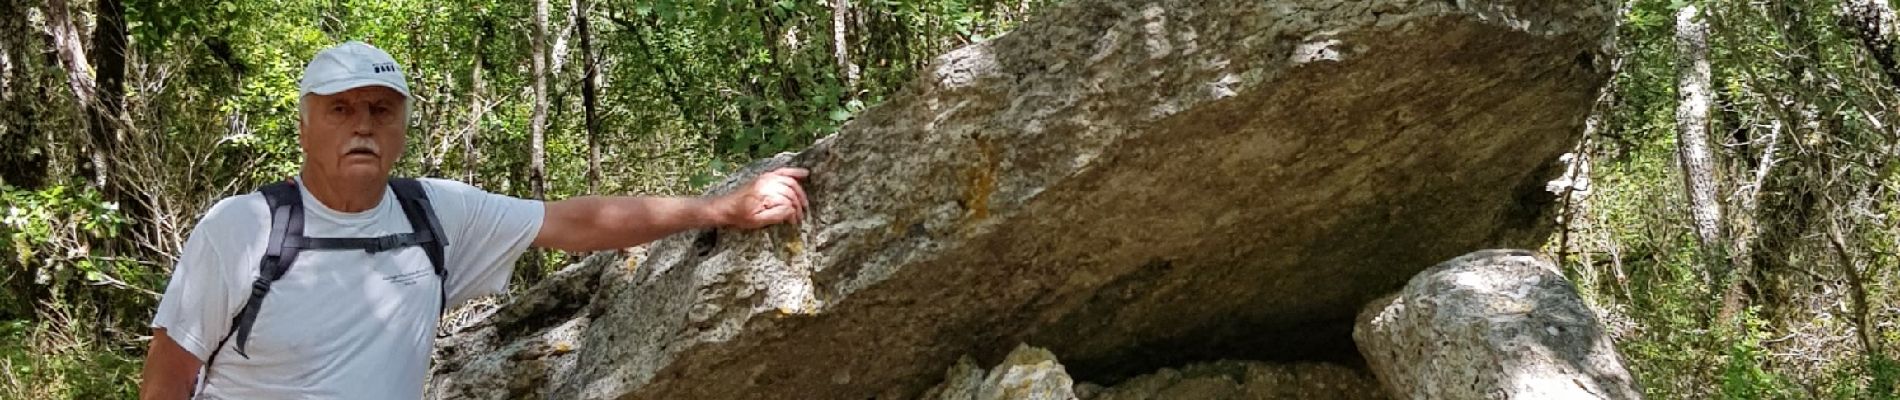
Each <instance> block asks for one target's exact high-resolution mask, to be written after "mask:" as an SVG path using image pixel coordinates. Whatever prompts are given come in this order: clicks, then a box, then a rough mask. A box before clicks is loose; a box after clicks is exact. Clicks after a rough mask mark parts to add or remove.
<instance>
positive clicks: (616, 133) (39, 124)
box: [0, 0, 1900, 399]
mask: <svg viewBox="0 0 1900 400" xmlns="http://www.w3.org/2000/svg"><path fill="white" fill-rule="evenodd" d="M1058 1H1059V0H928V1H915V0H641V1H631V0H562V1H556V0H533V1H495V0H456V1H425V0H396V1H381V0H275V1H231V0H216V1H203V0H4V3H5V4H0V398H31V399H42V398H86V399H91V398H128V397H133V396H135V394H136V391H137V384H138V382H137V379H138V378H137V375H138V374H137V372H138V370H139V369H140V368H141V364H140V363H141V360H142V359H143V352H144V349H145V346H146V344H145V341H146V340H147V339H148V337H147V336H146V335H148V334H149V330H148V329H147V328H146V324H147V323H148V321H150V319H151V315H152V312H153V309H154V307H155V306H156V304H157V300H158V297H159V293H162V292H163V291H164V286H165V284H166V280H167V277H168V276H169V272H170V270H171V268H172V266H173V264H174V263H175V262H176V259H175V255H176V250H177V249H178V248H179V247H180V245H181V244H182V242H183V241H184V238H185V237H186V236H187V235H188V234H189V232H190V228H191V227H192V225H193V224H194V223H195V221H196V218H197V217H198V216H199V215H200V214H201V213H202V212H203V211H204V210H205V209H207V208H208V207H209V206H210V205H211V204H212V203H213V202H215V201H216V200H217V199H219V198H222V197H224V196H229V195H233V194H239V193H243V192H247V191H250V190H253V189H254V188H256V187H258V186H260V185H262V184H264V183H267V182H271V181H276V180H281V179H284V178H285V177H288V176H290V175H291V174H293V173H294V171H296V169H297V165H298V163H299V157H300V156H299V154H298V149H297V146H296V131H295V121H296V102H297V98H296V93H297V90H296V83H297V80H298V79H299V77H300V74H301V72H302V68H303V65H304V63H305V62H306V61H307V60H308V59H309V58H310V56H311V55H312V54H314V53H315V52H316V51H317V50H319V49H322V48H324V47H328V46H330V45H334V44H336V43H338V42H341V41H345V40H362V41H365V42H368V43H371V44H373V45H376V46H378V47H381V48H383V49H385V50H388V51H389V52H390V53H392V54H393V55H395V57H396V58H397V59H398V61H399V62H401V63H403V64H404V66H405V68H407V69H406V70H405V72H406V73H407V74H408V76H409V79H410V87H411V90H412V92H414V94H415V103H414V109H413V116H412V118H411V121H410V128H409V135H410V136H409V137H410V141H409V149H408V157H406V158H405V159H404V160H403V162H402V163H401V165H399V166H398V172H397V173H398V174H399V175H407V176H435V177H444V178H451V179H459V180H463V181H467V182H470V183H473V184H476V185H479V186H481V187H483V188H485V189H488V190H490V191H494V192H498V193H504V194H509V195H514V196H520V197H530V198H556V199H558V198H563V197H568V196H574V195H581V194H589V193H613V194H626V193H638V194H675V195H683V194H692V193H697V191H699V190H701V189H703V188H704V187H705V186H706V185H707V184H708V183H710V182H712V181H714V180H716V179H717V178H719V177H722V176H723V174H724V173H726V172H728V171H731V170H732V169H734V168H735V167H736V166H738V165H742V164H743V163H745V162H747V161H749V160H752V159H755V158H758V157H763V156H768V155H771V154H774V153H777V152H781V151H796V150H798V149H801V148H803V147H804V146H806V145H808V144H810V143H811V142H812V141H813V140H815V139H816V138H819V137H822V136H824V135H827V134H829V133H830V132H833V131H835V130H836V129H837V128H838V127H839V126H840V125H841V124H843V123H844V122H845V121H848V120H850V119H851V118H852V117H853V116H854V115H855V114H856V113H858V112H860V111H862V110H864V109H865V108H866V107H868V106H872V105H875V104H877V103H878V102H879V101H880V100H882V99H884V98H886V97H887V96H890V95H891V94H893V93H895V92H896V91H898V90H899V89H901V87H902V85H903V84H904V83H906V82H908V81H909V80H910V79H911V78H912V76H913V75H914V74H915V73H916V71H918V70H920V69H922V68H924V67H926V66H927V64H928V63H929V62H930V60H931V59H932V58H933V57H935V56H936V55H938V54H941V53H943V52H945V51H948V50H950V49H953V48H956V47H958V46H962V45H966V44H969V43H974V42H980V41H983V40H986V39H988V38H991V37H994V36H997V35H1002V34H1005V33H1007V32H1008V31H1009V30H1010V29H1011V28H1013V27H1015V26H1017V25H1018V24H1020V23H1022V22H1023V21H1025V20H1030V19H1033V18H1034V17H1035V15H1036V12H1037V10H1040V9H1043V8H1046V7H1049V6H1051V5H1052V4H1054V3H1056V2H1058ZM1263 1H1265V0H1263ZM1615 6H1616V7H1617V10H1616V12H1617V13H1619V15H1620V18H1619V23H1618V27H1617V32H1616V38H1615V40H1616V44H1615V45H1616V49H1617V53H1618V54H1619V55H1620V58H1619V59H1618V60H1617V61H1616V62H1615V63H1614V67H1613V68H1615V70H1616V75H1615V79H1614V80H1613V81H1612V83H1611V84H1610V85H1609V86H1608V87H1607V88H1606V89H1605V90H1604V92H1603V93H1602V95H1601V97H1600V98H1599V100H1600V101H1599V102H1598V103H1597V104H1596V106H1595V108H1594V109H1593V110H1590V118H1589V120H1588V123H1587V126H1586V132H1584V138H1585V139H1584V141H1583V142H1582V143H1581V144H1580V145H1579V146H1578V148H1577V149H1576V151H1574V152H1572V153H1571V154H1569V155H1567V156H1566V157H1567V160H1568V161H1569V162H1570V164H1571V166H1572V167H1571V168H1570V173H1568V174H1566V175H1565V176H1563V177H1558V180H1557V181H1554V182H1553V183H1552V185H1551V189H1552V190H1554V191H1558V192H1560V193H1563V194H1566V195H1567V196H1565V197H1564V199H1565V200H1564V201H1562V202H1561V204H1562V209H1560V210H1557V211H1558V212H1557V214H1558V216H1559V222H1560V225H1561V226H1562V229H1561V230H1560V231H1559V232H1558V233H1557V234H1556V235H1553V237H1552V238H1551V241H1550V243H1549V244H1548V245H1547V246H1546V248H1544V249H1542V250H1543V251H1544V252H1545V253H1546V254H1548V255H1550V256H1551V257H1552V258H1553V259H1556V260H1558V261H1559V262H1560V264H1561V266H1562V267H1563V269H1564V272H1565V274H1566V275H1567V276H1569V277H1570V278H1571V279H1572V280H1573V281H1575V282H1576V283H1577V284H1578V286H1579V287H1580V288H1581V289H1583V291H1584V292H1585V294H1586V295H1587V296H1588V297H1589V300H1590V301H1591V302H1592V303H1593V305H1594V306H1595V307H1596V308H1597V309H1598V311H1599V313H1600V314H1601V315H1602V316H1603V318H1604V321H1605V322H1606V324H1607V325H1608V326H1609V328H1610V330H1611V332H1612V334H1613V335H1614V336H1615V338H1616V340H1617V343H1618V344H1619V345H1620V348H1621V351H1622V353H1623V355H1624V358H1625V359H1626V362H1627V363H1628V364H1629V366H1630V368H1631V369H1632V370H1633V371H1634V373H1635V374H1636V375H1637V377H1638V380H1639V381H1640V382H1641V385H1642V386H1643V389H1644V391H1645V392H1646V394H1647V395H1648V396H1649V397H1651V398H1900V362H1896V361H1895V360H1894V358H1895V356H1894V353H1895V351H1897V350H1900V326H1895V321H1896V317H1897V316H1900V292H1896V290H1900V287H1896V284H1895V282H1896V279H1895V278H1896V275H1900V271H1897V269H1900V268H1896V267H1900V225H1897V224H1900V208H1897V207H1896V206H1897V205H1900V191H1896V190H1895V189H1896V184H1900V177H1896V176H1895V175H1896V174H1895V171H1896V170H1900V163H1895V162H1893V161H1894V160H1895V159H1896V156H1900V63H1897V62H1896V55H1895V43H1896V40H1900V29H1896V19H1895V15H1894V13H1893V12H1892V6H1891V4H1889V3H1887V2H1886V1H1885V0H1705V1H1694V0H1619V1H1617V2H1616V4H1615ZM571 259H572V256H571V255H565V254H560V253H554V252H542V253H534V256H532V257H526V259H525V260H524V261H523V264H524V265H523V266H522V268H518V269H517V270H518V271H519V272H518V275H517V279H516V280H515V283H514V285H515V286H517V287H525V285H527V284H531V283H533V282H535V281H536V280H537V279H539V278H540V277H541V276H542V275H544V274H546V273H547V272H548V271H551V270H553V269H557V268H558V267H559V266H561V265H563V264H564V263H565V262H566V261H568V260H571Z"/></svg>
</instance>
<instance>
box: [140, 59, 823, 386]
mask: <svg viewBox="0 0 1900 400" xmlns="http://www.w3.org/2000/svg"><path fill="white" fill-rule="evenodd" d="M300 86H301V89H302V102H301V104H300V113H301V117H300V120H299V121H298V125H297V128H298V132H299V134H298V143H299V144H300V145H301V146H302V147H303V155H304V163H303V168H302V171H301V172H300V173H299V176H298V177H297V178H296V179H294V180H292V181H289V182H286V183H283V184H278V185H273V187H267V188H266V190H263V191H260V193H251V194H245V195H240V196H234V197H230V198H226V199H224V200H223V201H220V202H218V204H217V205H215V206H213V207H212V208H211V210H210V211H208V212H207V213H206V214H205V216H204V219H203V220H201V221H199V223H198V226H197V227H196V228H195V229H193V230H192V232H191V237H190V239H189V240H187V241H186V243H185V247H184V249H183V252H182V254H180V256H179V257H178V266H177V268H176V269H174V270H173V272H172V278H171V283H170V284H169V285H168V286H167V287H166V288H165V296H164V298H163V299H162V300H161V301H160V302H159V307H158V314H157V316H156V317H154V319H153V321H152V328H153V333H152V345H151V350H150V352H149V353H148V355H147V358H146V365H145V372H144V386H143V387H142V390H143V397H144V398H147V399H184V398H189V397H193V396H196V398H221V399H261V398H298V399H305V398H320V399H417V398H421V397H422V386H423V381H424V379H425V376H424V375H425V374H426V371H427V369H428V363H429V354H430V348H431V347H432V345H433V343H434V340H435V327H436V323H437V321H438V320H439V319H440V315H441V314H440V313H441V310H443V309H445V308H447V306H448V305H452V304H457V303H460V302H462V301H465V300H468V299H471V298H475V297H478V296H482V295H486V294H491V293H497V292H500V291H502V290H503V289H504V288H505V287H506V286H507V284H508V278H509V275H510V266H511V265H512V264H513V263H514V261H515V259H516V258H518V257H519V256H520V255H521V253H522V252H523V251H524V250H525V249H526V248H527V247H528V246H530V245H532V246H537V247H547V248H555V249H562V250H569V251H590V250H603V249H616V248H623V247H629V246H633V245H637V244H640V243H646V242H649V241H652V240H655V239H659V238H661V237H664V236H667V235H671V234H674V233H677V232H681V231H685V230H689V229H696V228H708V227H735V228H741V229H752V228H758V227H762V226H767V225H772V224H777V223H781V222H791V221H796V220H798V219H799V218H801V217H802V216H803V214H804V208H805V195H804V192H803V189H801V188H800V187H799V183H798V179H800V178H803V177H805V176H806V174H807V172H806V171H805V170H801V169H795V168H786V169H780V170H776V171H772V172H769V173H766V174H763V175H761V176H760V177H758V178H757V179H754V180H753V181H751V182H750V183H748V184H746V185H744V186H741V187H740V188H739V189H738V190H734V191H732V192H730V193H729V194H726V195H723V196H717V197H707V198H661V197H581V198H573V199H567V200H562V201H557V202H551V203H543V202H540V201H533V200H524V199H518V198H513V197H508V196H502V195H497V194H492V193H488V192H484V191H482V190H481V189H477V188H475V187H472V186H469V185H467V184H463V183H460V182H454V181H447V180H439V179H418V180H401V179H391V178H390V176H389V172H390V169H391V168H392V167H394V166H395V165H396V160H398V159H400V158H401V157H402V153H403V143H404V140H405V138H404V135H405V128H406V125H407V122H406V120H407V114H408V106H407V103H408V100H409V98H408V96H409V90H408V85H407V83H406V82H405V78H404V77H403V73H402V71H401V69H400V68H398V66H397V65H396V62H395V60H394V59H392V58H390V56H389V54H388V53H386V52H384V51H382V50H380V49H376V48H374V47H370V46H369V45H366V44H363V43H360V42H348V43H343V44H341V45H338V46H336V47H332V48H329V49H326V50H324V51H322V52H320V53H318V54H317V55H316V57H315V58H314V59H312V60H311V61H310V64H309V65H308V66H307V67H305V68H304V77H303V81H302V83H301V84H300ZM398 183H403V184H407V185H408V186H404V185H401V184H398ZM273 188H274V189H273ZM273 193H274V194H273ZM299 208H300V209H299ZM286 210H295V211H294V212H291V211H286ZM286 214H290V215H292V216H291V217H285V216H284V215H286ZM431 214H432V215H431ZM273 218H276V219H277V220H275V221H274V220H273ZM286 232H289V233H286ZM285 249H290V250H285ZM286 251H287V252H288V253H286ZM260 260H261V261H260ZM267 271H268V272H267ZM432 272H433V273H432ZM266 294H268V296H266ZM266 298H268V301H264V299H266ZM233 337H235V340H234V339H233ZM201 372H202V373H201Z"/></svg>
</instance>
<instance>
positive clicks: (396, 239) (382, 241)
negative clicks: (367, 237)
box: [363, 235, 403, 254]
mask: <svg viewBox="0 0 1900 400" xmlns="http://www.w3.org/2000/svg"><path fill="white" fill-rule="evenodd" d="M402 238H403V235H388V236H383V237H379V238H376V240H375V241H374V242H371V243H370V246H369V248H365V249H363V251H367V252H369V253H370V254H376V253H381V252H385V251H389V250H391V249H395V248H397V247H402V245H403V240H402Z"/></svg>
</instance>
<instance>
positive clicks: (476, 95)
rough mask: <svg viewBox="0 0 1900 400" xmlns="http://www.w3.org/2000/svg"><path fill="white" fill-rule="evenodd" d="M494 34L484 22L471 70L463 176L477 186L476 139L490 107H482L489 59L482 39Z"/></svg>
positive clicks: (477, 38) (464, 141)
mask: <svg viewBox="0 0 1900 400" xmlns="http://www.w3.org/2000/svg"><path fill="white" fill-rule="evenodd" d="M491 34H494V31H493V29H491V27H490V25H489V24H488V21H487V19H483V20H482V34H480V35H475V63H474V64H473V66H471V67H470V68H469V72H468V79H469V85H470V87H471V89H470V93H469V99H470V100H471V101H469V103H468V104H469V106H468V108H469V111H468V112H469V118H468V134H467V135H463V136H462V176H463V180H465V181H467V182H468V183H469V184H471V185H472V184H475V183H476V182H475V160H476V159H477V158H479V156H477V155H476V154H475V138H476V137H477V136H481V134H482V112H483V111H485V110H487V109H488V107H483V106H482V91H483V90H484V89H483V87H482V70H483V69H486V68H487V65H485V64H487V62H488V58H487V57H486V56H485V54H486V52H485V51H484V50H483V49H482V37H483V36H487V35H491Z"/></svg>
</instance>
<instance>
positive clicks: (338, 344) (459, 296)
mask: <svg viewBox="0 0 1900 400" xmlns="http://www.w3.org/2000/svg"><path fill="white" fill-rule="evenodd" d="M422 183H423V187H424V188H425V190H427V191H428V194H429V200H430V203H431V204H432V205H433V206H434V209H435V214H436V218H437V219H438V220H439V223H440V224H441V226H442V230H443V231H444V232H443V235H444V236H445V238H446V239H447V241H448V246H447V247H444V248H443V250H444V251H443V254H444V258H445V265H444V267H445V268H446V269H447V270H448V274H449V286H448V287H449V291H448V297H449V304H459V303H461V302H463V301H466V300H468V299H471V298H475V297H478V296H482V295H486V294H491V293H498V292H500V291H502V290H504V289H505V288H506V287H507V284H508V278H509V275H510V272H511V271H510V270H511V266H512V265H513V264H514V261H515V259H516V258H518V257H520V256H521V254H522V252H523V250H525V249H526V248H527V247H528V244H529V243H530V242H532V241H533V240H534V236H535V234H536V233H537V232H539V231H540V229H541V220H542V203H541V202H539V201H532V200H523V199H518V198H513V197H508V196H502V195H497V194H493V193H488V192H485V191H482V190H481V189H477V188H475V187H473V186H469V185H467V184H463V183H460V182H454V181H447V180H440V179H423V180H422ZM298 189H299V190H298V192H299V193H301V194H302V195H303V206H304V235H305V236H309V237H379V236H384V235H389V234H396V233H405V232H412V230H411V229H410V227H409V220H408V219H407V218H406V217H404V215H403V212H402V206H401V205H399V204H398V203H397V201H396V194H395V193H394V192H391V191H389V190H388V189H384V192H383V200H382V202H381V203H378V204H377V205H376V207H375V208H372V209H369V210H365V211H363V212H358V213H343V212H338V211H335V210H332V209H330V208H329V207H325V206H324V205H323V203H321V202H318V201H317V200H316V198H313V197H311V196H310V192H308V191H305V190H302V189H303V186H302V185H298ZM266 208H267V206H266V205H265V201H264V196H263V195H261V194H258V193H250V194H245V195H241V196H233V197H229V198H226V199H224V200H222V201H219V202H218V204H217V205H215V206H212V207H211V210H210V211H209V212H206V213H205V216H204V219H203V220H201V221H199V222H198V226H197V228H195V229H193V230H192V232H191V238H190V239H188V240H187V241H186V242H185V248H184V251H183V253H182V254H181V255H180V256H179V258H178V266H177V268H175V269H174V270H173V271H172V277H171V283H170V284H169V285H167V286H166V287H165V296H164V298H162V299H161V300H160V301H159V304H158V314H157V315H156V316H155V317H153V320H152V326H153V327H155V328H165V330H166V332H167V334H168V335H170V336H171V338H172V340H174V341H176V342H178V344H179V346H182V347H184V349H185V351H189V352H191V354H192V355H194V356H197V357H198V359H199V360H200V361H203V360H205V359H206V358H208V357H209V356H210V355H211V351H212V350H213V348H214V347H217V346H218V341H219V340H220V339H223V338H224V337H225V334H226V333H227V332H230V330H231V317H232V316H235V315H237V313H238V310H239V308H241V307H242V306H243V305H244V302H245V300H247V299H249V298H250V295H251V282H252V281H254V280H256V279H257V274H258V261H259V259H260V258H261V257H263V255H264V247H265V246H266V242H268V241H269V240H270V211H269V210H267V209H266ZM440 284H441V283H440V282H439V280H438V279H436V277H435V270H434V266H433V265H432V264H430V263H429V257H428V255H427V254H425V253H424V252H423V250H422V248H421V247H419V246H412V247H407V248H403V249H399V250H392V251H385V252H381V253H377V254H374V255H372V254H369V253H367V252H364V251H361V250H303V251H302V252H300V253H299V254H298V256H297V261H296V264H295V265H292V266H291V267H290V270H289V271H287V272H285V273H284V276H283V277H282V278H280V279H279V280H278V281H277V282H276V283H274V284H272V285H271V290H270V294H269V295H266V296H265V297H264V303H263V305H262V308H260V309H259V311H258V315H257V321H256V322H255V323H254V324H253V325H252V327H251V336H250V342H249V343H248V344H247V345H246V346H245V350H246V351H245V352H246V353H248V354H249V355H250V358H248V359H247V358H245V357H244V356H242V355H239V354H238V353H237V351H236V347H237V340H236V339H232V340H230V341H229V342H227V343H226V344H225V346H224V347H223V348H222V350H219V352H220V353H219V355H218V359H217V362H216V364H215V365H212V366H211V370H210V373H209V374H207V375H203V376H201V379H209V382H208V383H207V384H206V386H205V389H204V392H203V393H202V394H201V397H199V398H210V399H418V398H421V397H422V385H423V381H424V375H425V374H426V373H427V370H428V364H429V354H430V351H431V348H432V346H433V345H434V344H435V327H436V322H437V319H439V314H438V308H437V307H438V306H439V303H441V299H440V297H438V296H440V295H441V294H440V293H439V292H438V291H439V290H440Z"/></svg>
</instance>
